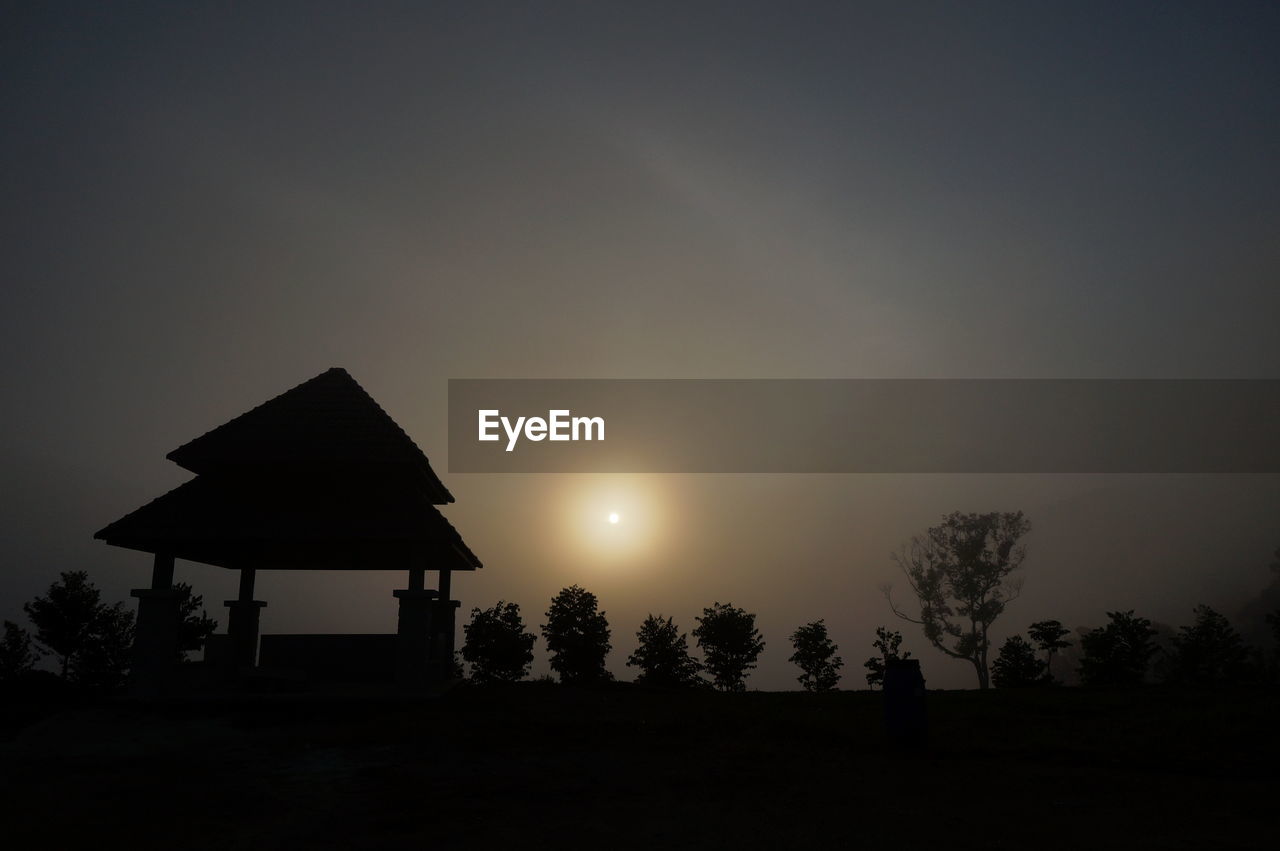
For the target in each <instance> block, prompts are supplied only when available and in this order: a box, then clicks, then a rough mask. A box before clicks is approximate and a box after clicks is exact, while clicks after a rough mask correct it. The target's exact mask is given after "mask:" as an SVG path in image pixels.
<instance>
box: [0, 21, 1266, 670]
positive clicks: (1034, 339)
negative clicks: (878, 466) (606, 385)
mask: <svg viewBox="0 0 1280 851" xmlns="http://www.w3.org/2000/svg"><path fill="white" fill-rule="evenodd" d="M227 5H230V4H207V5H203V4H165V3H154V4H151V3H118V4H73V3H54V4H27V5H26V6H25V7H23V8H18V9H14V8H12V7H11V8H10V10H9V11H7V12H6V13H5V15H6V20H5V24H4V26H3V27H0V114H2V115H3V116H4V124H3V127H4V130H3V132H0V180H2V181H3V183H2V184H0V186H2V189H3V191H2V192H0V210H2V211H3V212H2V213H0V216H2V220H3V225H4V233H5V239H4V252H3V256H2V259H0V264H2V266H0V269H3V278H2V280H3V289H2V290H0V346H3V353H2V354H3V356H2V357H0V374H2V375H3V385H2V387H0V394H2V396H0V399H2V402H3V410H4V416H3V417H2V418H0V447H2V449H0V451H2V453H3V454H2V455H0V470H3V477H4V479H3V480H4V487H3V491H2V498H3V504H2V505H0V509H3V510H0V530H2V534H3V547H4V553H5V563H6V566H5V569H4V571H3V572H0V617H7V618H11V619H19V620H21V617H20V615H21V603H22V602H23V601H24V600H26V599H29V598H30V597H31V596H32V595H34V594H36V593H38V592H40V591H42V590H43V589H44V588H45V587H46V586H47V585H48V583H49V582H50V581H51V580H52V579H53V578H54V576H55V575H56V573H57V571H59V570H69V569H86V570H88V571H89V572H90V573H91V575H92V577H93V578H94V579H95V581H97V582H98V583H99V584H100V585H101V586H102V587H103V588H104V589H105V590H106V592H107V595H108V596H109V597H111V598H112V599H123V598H126V597H127V592H128V589H129V588H131V587H137V586H139V585H142V584H145V577H146V576H147V575H148V573H149V561H148V558H147V557H146V556H144V555H142V554H138V553H131V552H129V551H123V550H114V549H112V548H108V547H106V546H105V545H103V544H101V543H100V542H94V541H92V540H91V535H92V534H93V532H94V531H96V530H97V529H98V528H100V527H102V526H103V525H105V524H106V523H107V522H109V521H111V520H114V519H116V518H117V517H119V516H120V515H122V514H123V513H125V512H126V511H128V510H131V509H133V508H134V507H136V506H137V505H139V504H141V503H142V502H145V501H146V500H148V499H150V498H152V497H154V496H156V495H157V494H159V493H160V492H162V491H163V490H166V489H168V488H170V487H173V486H175V485H177V484H179V483H180V482H182V481H184V480H185V479H186V478H188V475H187V474H185V473H184V472H183V471H181V470H179V469H178V468H177V467H176V466H174V465H172V464H170V463H169V462H167V461H165V460H164V455H165V453H166V452H168V451H170V450H171V449H173V448H175V447H177V446H178V445H179V444H181V443H183V442H185V441H186V440H188V439H190V438H192V437H194V436H196V435H198V434H200V433H202V432H204V431H206V430H208V429H209V428H212V427H213V426H216V425H218V424H220V423H222V422H224V421H225V420H227V419H229V418H231V417H232V416H234V415H236V414H239V413H241V412H243V411H244V410H246V409H248V408H249V407H251V406H253V405H255V404H257V403H259V402H261V401H263V400H265V399H267V398H269V397H271V396H274V395H276V394H277V393H279V392H282V391H283V390H285V389H288V388H289V387H292V386H293V385H295V384H297V383H299V382H301V381H303V380H305V379H307V378H310V377H311V376H313V375H315V374H317V373H319V372H321V371H323V370H324V369H326V368H328V367H330V366H343V367H345V368H347V369H348V370H349V371H350V372H351V373H352V375H353V376H354V377H355V378H356V379H357V380H358V381H360V382H361V383H362V384H363V385H364V386H365V388H366V389H367V390H369V392H370V393H371V394H372V395H373V396H374V398H375V399H377V400H378V401H379V402H380V403H381V404H382V405H383V407H384V408H386V409H387V411H388V412H389V413H390V414H391V415H392V416H393V417H394V418H395V419H396V420H397V421H398V422H399V423H400V424H401V425H402V426H403V427H404V428H405V429H406V430H407V431H408V432H409V433H410V434H411V435H412V436H413V437H414V439H415V440H416V441H417V442H418V444H419V445H420V446H421V447H422V448H423V449H424V451H425V452H426V453H427V455H428V456H429V457H430V458H431V459H432V461H433V463H434V465H435V466H436V469H437V471H438V472H440V473H441V475H442V476H443V477H444V479H445V481H446V483H447V485H448V486H449V487H450V489H451V490H452V491H453V492H454V494H455V495H456V496H457V497H458V503H457V504H456V505H455V506H452V507H450V508H449V509H448V511H447V514H448V516H449V517H450V519H451V520H453V522H454V523H455V525H457V526H458V527H459V529H460V531H461V532H462V533H463V534H464V536H465V537H466V538H467V540H468V542H469V543H470V544H471V545H472V547H473V549H475V550H476V552H477V553H478V554H479V555H480V557H481V558H482V559H483V560H484V561H485V563H486V567H485V569H484V570H483V571H481V572H480V573H479V574H477V575H474V576H465V577H460V578H459V579H458V580H457V581H456V582H455V583H454V590H455V595H456V596H458V597H459V598H460V599H462V601H463V606H464V612H465V611H466V610H467V609H468V608H469V607H470V606H472V605H491V604H492V603H493V602H495V601H496V600H497V599H499V598H506V599H513V600H516V601H517V602H520V603H521V604H522V606H523V607H524V608H525V610H526V617H527V620H529V621H530V622H531V623H538V622H540V621H541V613H542V612H543V611H545V608H546V603H547V601H548V600H549V598H550V597H551V595H552V594H553V593H554V592H555V591H556V590H558V589H559V588H560V587H562V586H564V585H567V584H569V583H572V582H579V583H581V584H583V585H584V586H586V587H588V588H589V589H591V590H593V591H595V592H596V593H597V594H598V595H599V596H600V598H601V603H602V606H603V608H604V609H605V610H606V611H607V612H608V613H609V616H610V619H611V621H613V624H614V633H615V634H614V645H615V648H616V649H615V652H614V654H613V656H612V658H611V667H613V669H614V670H615V671H616V672H617V673H619V674H620V675H622V676H629V674H627V672H626V669H625V668H624V667H623V666H622V662H623V661H624V660H625V657H626V654H627V653H628V652H630V650H631V649H633V644H634V642H633V638H632V636H633V635H634V631H635V629H636V628H637V627H638V625H639V622H640V620H641V619H642V618H643V617H644V615H645V614H646V613H647V612H648V611H655V612H656V611H662V612H664V613H667V614H671V615H674V616H676V618H677V620H678V622H680V623H681V625H682V626H684V627H685V628H686V629H689V628H692V626H693V625H694V624H693V620H692V618H693V615H694V614H696V613H697V612H698V611H700V609H701V607H702V606H705V605H710V603H711V602H713V601H714V600H721V601H732V602H735V603H738V604H740V605H744V606H746V607H748V608H750V609H752V610H754V611H757V612H758V613H759V615H760V625H761V628H762V630H763V632H764V633H765V638H766V641H767V642H768V644H769V647H768V649H767V650H766V655H765V657H764V659H763V660H762V664H761V668H760V671H759V673H758V674H757V675H756V677H755V678H754V679H753V680H752V681H751V684H752V685H754V686H758V687H763V688H783V687H788V686H789V685H791V684H792V683H793V682H794V681H793V679H792V677H793V676H794V673H793V672H792V671H791V669H790V666H788V665H787V663H786V661H785V659H786V656H787V655H788V654H789V649H788V648H786V646H785V645H786V640H785V639H786V635H787V634H788V633H789V632H790V631H791V630H792V629H794V627H795V626H797V625H798V624H799V623H801V622H803V621H807V620H812V619H815V618H820V617H821V618H826V619H827V621H828V623H829V624H831V626H832V630H833V634H834V637H835V638H836V640H837V641H838V642H839V643H841V645H842V646H843V655H844V657H845V659H846V661H847V662H850V663H852V666H851V668H850V670H849V671H848V678H847V679H846V685H847V686H854V685H861V669H860V668H859V663H860V662H861V660H862V659H863V658H865V657H866V655H868V653H869V650H870V647H869V644H870V641H871V638H872V637H873V633H874V628H875V626H876V625H878V624H881V623H888V622H889V620H890V616H889V613H888V611H887V608H886V606H885V604H884V601H883V598H882V597H881V596H880V594H879V592H878V590H877V588H878V586H879V585H880V584H882V583H883V582H885V581H889V580H891V579H892V575H893V574H892V567H891V565H890V563H889V561H888V553H889V552H890V551H891V550H893V549H894V548H896V547H897V546H898V545H899V544H900V543H902V542H903V541H904V540H905V539H906V538H907V537H909V536H910V535H911V534H913V533H916V532H920V531H923V529H924V528H925V527H927V526H928V525H930V524H931V523H934V522H936V521H937V519H938V518H939V517H940V516H941V515H942V514H943V513H946V512H949V511H951V510H956V509H960V510H966V511H969V510H972V511H984V510H996V509H1000V510H1006V509H1013V508H1021V509H1023V510H1025V511H1026V512H1027V513H1028V514H1029V515H1030V517H1031V520H1032V522H1033V524H1034V526H1035V530H1034V531H1033V533H1032V534H1031V536H1029V538H1028V541H1027V543H1028V550H1029V556H1028V560H1027V566H1026V589H1025V592H1024V595H1023V597H1022V599H1020V600H1019V601H1017V602H1016V603H1015V604H1014V605H1013V607H1012V608H1011V609H1010V612H1009V613H1008V614H1007V615H1006V616H1005V620H1004V621H1003V622H1001V623H999V624H998V625H997V633H998V637H1002V636H1003V635H1004V634H1007V633H1008V632H1012V631H1016V630H1020V629H1024V628H1025V626H1026V625H1027V624H1028V623H1030V622H1031V621H1032V620H1035V619H1039V618H1044V617H1058V618H1060V619H1062V620H1063V621H1064V622H1066V623H1068V624H1069V625H1072V626H1075V625H1080V624H1096V623H1098V622H1099V621H1101V620H1102V619H1103V617H1104V616H1103V614H1102V613H1103V611H1104V610H1107V609H1114V608H1118V607H1119V608H1136V609H1138V610H1139V613H1140V614H1146V615H1148V616H1150V617H1152V618H1154V619H1157V620H1162V621H1166V622H1169V623H1185V622H1187V621H1189V619H1190V609H1191V607H1192V606H1193V605H1194V604H1196V603H1199V602H1206V603H1210V604H1213V605H1216V606H1220V607H1221V608H1222V609H1223V610H1224V611H1228V612H1231V611H1234V609H1236V608H1238V607H1239V605H1240V604H1241V603H1243V602H1244V601H1245V600H1247V599H1248V598H1250V597H1251V596H1252V595H1255V594H1256V593H1257V592H1258V590H1259V589H1260V588H1261V587H1262V586H1264V585H1265V584H1266V583H1267V580H1268V577H1267V573H1266V563H1267V561H1268V560H1269V558H1270V553H1271V551H1272V550H1273V549H1274V548H1275V547H1276V546H1277V545H1280V528H1277V518H1278V517H1280V481H1277V478H1276V477H1274V476H1245V477H1234V478H1233V477H1205V476H1145V477H1144V476H1057V477H1049V476H703V477H697V476H670V477H628V478H624V479H616V478H609V477H567V476H561V477H556V476H481V475H470V476H463V475H449V474H448V472H447V458H446V455H445V424H446V412H445V408H444V403H445V390H446V385H445V380H446V379H447V378H450V377H479V378H484V377H658V378H662V377H674V378H686V377H728V378H736V377H744V378H747V377H877V378H878V377H894V378H896V377H954V378H967V377H1084V378H1095V377H1097V378H1107V377H1131V378H1173V377H1197V378H1212V377H1248V378H1255V377H1256V378H1277V377H1280V337H1278V336H1277V333H1276V319H1277V317H1278V316H1280V287H1278V286H1276V284H1277V272H1278V271H1280V239H1278V238H1277V236H1278V235H1280V157H1277V156H1276V150H1277V146H1278V145H1280V51H1277V50H1276V45H1277V44H1278V43H1280V40H1278V38H1277V37H1278V36H1280V8H1277V7H1275V6H1274V5H1269V4H1262V3H1239V4H1235V3H1227V4H1222V3H1208V2H1206V3H1198V4H1175V3H1168V2H1161V3H1150V4H1145V3H1132V4H1115V3H1098V4H1090V3H1072V4H1066V3H1062V4H1039V3H1037V4H1026V3H1008V4H983V3H978V4H972V3H965V4H960V3H954V4H946V5H943V4H929V3H909V4H908V3H882V4H866V5H863V4H796V3H786V4H782V3H773V4H753V3H741V2H739V3H732V4H728V3H726V4H710V3H699V4H671V5H663V4H654V3H645V4H608V3H580V4H521V5H511V6H508V5H505V4H485V3H466V4H463V3H458V4H421V3H404V4H350V5H343V4H335V3H320V2H309V3H299V4H287V3H274V4H269V5H270V9H269V10H265V9H264V8H262V7H263V6H266V5H268V4H242V5H241V6H240V7H238V8H236V9H228V8H224V7H225V6H227ZM1121 5H1122V6H1123V8H1117V6H1121ZM375 6H376V10H373V9H372V7H375ZM607 501H614V502H618V501H621V502H628V501H629V502H628V504H630V505H633V506H634V510H633V511H632V514H631V516H632V517H633V518H634V519H635V521H636V525H635V526H633V529H632V531H630V532H629V534H630V535H631V536H632V538H631V539H630V543H629V544H628V545H627V546H625V547H624V546H612V547H610V546H609V545H602V544H601V542H600V541H599V540H597V537H596V534H597V531H598V530H596V528H595V527H593V526H589V525H588V526H584V524H590V523H595V522H596V521H597V518H598V514H597V513H596V512H597V509H598V506H599V505H600V504H603V502H607ZM584 518H586V519H584ZM641 520H644V521H645V524H647V525H645V526H644V528H640V525H639V524H640V521H641ZM615 543H616V542H615ZM178 578H179V579H185V580H187V581H191V582H193V583H194V584H195V586H196V590H197V591H198V592H203V593H204V594H205V596H206V600H207V601H209V602H213V603H215V604H216V603H217V602H219V601H221V600H222V599H225V598H226V597H229V596H233V594H232V589H233V586H234V581H233V580H234V577H233V576H232V575H231V574H229V573H228V572H226V571H220V570H218V569H215V568H211V567H204V566H199V565H190V564H185V563H183V564H181V565H180V566H179V569H178ZM401 584H402V581H401V576H395V575H391V574H385V575H383V574H356V573H351V574H324V575H322V574H315V575H307V576H301V575H297V574H285V575H280V576H271V575H268V576H264V577H263V578H261V579H260V580H259V597H260V598H263V599H266V600H268V601H269V603H270V607H269V608H268V609H267V610H266V612H265V613H264V618H263V631H264V632H289V631H335V632H337V631H352V632H363V631H374V632H376V631H390V630H391V629H392V628H393V625H394V615H395V609H394V600H393V599H392V597H391V595H390V589H391V588H392V587H396V586H398V585H401ZM213 608H214V609H215V610H216V611H215V612H213V614H214V615H215V616H216V617H220V618H221V619H222V620H224V621H225V610H223V609H222V608H221V607H220V606H217V605H215V606H214V607H213ZM904 626H907V625H904ZM913 629H914V628H906V629H904V632H905V633H906V635H907V642H906V646H907V647H910V648H911V649H913V650H915V651H916V653H917V654H918V655H922V656H923V657H924V659H925V660H926V661H925V674H926V677H927V678H928V679H929V682H930V684H931V685H943V686H947V685H967V684H968V683H969V682H970V681H971V679H972V674H971V672H970V671H967V670H966V666H965V665H964V664H963V663H958V662H949V661H947V660H945V659H944V658H942V657H941V656H940V655H937V654H935V653H933V652H931V651H928V650H927V649H925V648H924V647H923V641H922V640H921V639H920V638H919V636H918V634H917V633H916V632H914V631H913ZM538 653H539V663H538V668H537V670H540V671H541V670H545V661H544V660H543V659H542V655H543V654H542V644H541V642H539V645H538Z"/></svg>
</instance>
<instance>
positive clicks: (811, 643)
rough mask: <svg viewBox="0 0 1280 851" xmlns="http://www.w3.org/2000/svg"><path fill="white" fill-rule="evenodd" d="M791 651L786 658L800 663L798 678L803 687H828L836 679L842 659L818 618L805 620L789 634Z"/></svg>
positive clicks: (838, 678) (831, 687) (825, 626)
mask: <svg viewBox="0 0 1280 851" xmlns="http://www.w3.org/2000/svg"><path fill="white" fill-rule="evenodd" d="M791 646H792V647H794V648H795V651H796V652H795V653H792V654H791V658H789V659H788V660H787V661H788V662H794V663H795V664H796V665H798V666H799V667H800V670H801V672H802V673H801V674H800V676H799V677H797V678H796V679H798V680H799V681H800V685H802V686H804V689H805V691H831V690H833V689H834V688H835V687H836V684H837V683H839V682H840V669H841V668H842V667H844V660H843V659H841V658H840V657H839V656H837V655H836V650H838V649H839V648H837V647H836V645H835V644H834V643H833V642H832V641H831V639H830V638H828V637H827V625H826V624H825V623H823V622H822V621H820V620H816V621H814V622H813V623H808V624H805V625H804V626H802V627H800V628H799V629H797V630H796V631H795V632H793V633H792V634H791Z"/></svg>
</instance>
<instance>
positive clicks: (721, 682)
mask: <svg viewBox="0 0 1280 851" xmlns="http://www.w3.org/2000/svg"><path fill="white" fill-rule="evenodd" d="M546 618H547V622H546V623H544V624H542V625H541V627H540V630H541V632H542V637H543V639H544V640H545V641H546V643H547V651H548V653H549V654H550V662H551V670H553V671H555V672H556V673H557V674H559V675H560V680H561V682H564V683H595V682H603V681H606V680H610V679H612V678H613V675H612V674H610V673H609V671H608V670H607V669H606V668H605V658H606V657H607V656H608V655H609V651H610V650H612V649H613V645H612V644H611V643H610V637H611V635H612V632H611V630H610V628H609V622H608V620H607V618H606V617H605V613H604V612H602V611H599V609H598V601H597V600H596V595H594V594H592V593H591V592H590V591H587V590H585V589H584V588H581V587H580V586H577V585H572V586H570V587H568V588H565V589H564V590H562V591H561V592H560V593H559V594H557V595H556V596H555V597H553V598H552V600H551V606H550V608H548V609H547V613H546ZM755 619H756V616H755V615H754V614H751V613H750V612H747V611H745V610H743V609H740V608H738V607H736V606H733V605H730V604H728V603H716V604H714V605H713V606H711V607H710V608H707V609H703V612H702V616H701V617H699V618H697V621H698V627H697V628H696V629H695V630H694V631H693V636H694V639H695V640H696V641H697V645H698V647H699V648H701V649H702V651H703V654H704V659H703V660H697V659H694V658H693V657H692V656H691V655H690V654H689V639H688V636H687V635H686V634H685V633H683V632H681V631H680V629H679V628H678V627H677V626H676V625H675V623H674V621H673V620H672V619H671V618H669V617H663V616H661V615H649V617H648V618H646V619H645V621H644V623H643V624H642V625H641V626H640V630H639V632H637V633H636V638H637V639H638V641H639V646H638V647H637V648H636V651H635V652H634V653H632V654H631V656H630V657H629V658H628V659H627V665H629V666H633V667H636V668H638V669H639V671H640V674H639V676H638V677H637V678H636V681H637V682H642V683H646V684H649V685H657V686H667V687H672V688H680V687H690V686H696V685H699V684H702V683H705V682H706V681H705V680H703V679H702V678H701V676H700V674H701V673H702V672H703V671H706V672H707V673H709V674H710V675H711V677H712V683H713V684H714V685H715V687H716V688H718V689H721V690H723V691H742V690H744V689H745V688H746V678H747V675H748V672H749V671H750V670H751V669H753V668H755V666H756V660H757V659H758V658H759V657H760V653H761V652H762V651H763V650H764V640H763V639H762V638H761V637H760V631H759V630H757V629H756V627H755ZM810 626H816V627H818V628H819V629H821V630H822V633H823V636H824V637H825V628H824V627H822V626H821V623H818V624H811V625H810ZM462 631H463V634H464V635H465V641H464V643H463V647H462V650H461V656H462V659H463V661H465V662H466V663H467V664H468V665H469V666H470V669H471V671H470V674H471V679H472V680H473V681H474V682H479V683H489V682H514V681H516V680H520V679H523V678H524V677H525V676H527V675H528V673H529V668H530V666H531V665H532V664H533V645H534V642H535V641H537V636H536V635H534V634H533V633H532V632H529V631H528V630H527V629H526V627H525V623H524V619H523V618H522V617H521V615H520V606H519V604H517V603H511V602H507V601H505V600H500V601H498V604H497V605H496V606H494V607H493V608H490V609H472V610H471V622H470V623H469V624H466V625H465V626H463V628H462ZM828 643H829V642H828ZM816 652H817V653H818V654H819V656H821V653H822V652H823V648H821V647H819V648H817V650H816ZM822 661H823V662H825V666H826V667H825V668H824V667H823V665H822V664H821V662H819V663H816V664H815V665H813V666H811V667H812V670H813V674H812V675H813V677H814V680H815V682H817V681H818V680H822V681H824V682H825V681H826V678H827V677H826V676H825V674H824V671H825V670H826V669H827V668H830V667H831V665H832V664H835V665H836V666H837V667H838V665H839V663H840V660H839V659H838V658H836V659H835V660H834V663H833V661H832V659H831V658H830V654H828V655H827V656H826V657H822Z"/></svg>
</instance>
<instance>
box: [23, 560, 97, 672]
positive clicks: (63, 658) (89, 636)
mask: <svg viewBox="0 0 1280 851" xmlns="http://www.w3.org/2000/svg"><path fill="white" fill-rule="evenodd" d="M45 593H46V595H47V596H44V597H36V598H35V599H34V600H32V601H31V602H30V603H27V604H26V605H24V606H23V607H22V610H23V611H24V612H26V613H27V617H28V618H29V619H30V620H31V625H32V626H34V627H35V628H36V641H37V642H39V643H40V644H41V645H43V647H44V649H46V650H47V651H48V652H49V653H50V654H52V655H53V656H54V658H56V659H57V660H58V669H59V672H60V673H61V674H62V676H63V677H64V678H65V677H67V676H68V674H69V673H70V670H71V663H72V661H73V660H74V659H75V658H76V657H77V656H79V655H80V654H81V653H82V652H83V651H84V650H85V648H86V647H88V646H89V645H90V644H91V643H93V630H94V626H95V624H96V623H97V620H98V613H99V610H100V609H101V608H102V602H101V596H102V595H101V593H100V592H99V591H98V589H97V588H96V587H95V586H94V584H93V583H92V582H90V581H89V574H87V573H85V572H84V571H83V570H76V571H69V572H66V573H63V574H61V575H60V576H59V578H58V581H57V582H54V583H53V584H52V585H50V586H49V590H48V591H47V592H45Z"/></svg>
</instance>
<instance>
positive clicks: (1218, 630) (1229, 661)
mask: <svg viewBox="0 0 1280 851" xmlns="http://www.w3.org/2000/svg"><path fill="white" fill-rule="evenodd" d="M1195 614H1196V621H1195V624H1194V625H1193V626H1184V627H1182V628H1181V629H1179V631H1178V634H1177V635H1175V636H1174V637H1173V660H1172V662H1173V663H1172V667H1171V670H1170V679H1172V680H1174V681H1175V682H1180V683H1187V684H1192V685H1221V684H1226V683H1238V682H1241V681H1243V680H1246V679H1248V678H1249V675H1250V674H1251V673H1252V671H1251V666H1250V664H1249V650H1248V648H1246V647H1245V644H1244V640H1243V639H1242V638H1241V637H1240V633H1238V632H1236V630H1235V629H1234V628H1233V627H1232V626H1231V623H1230V622H1229V621H1228V620H1227V619H1226V618H1225V617H1223V616H1222V615H1220V614H1218V613H1217V612H1216V611H1214V610H1213V609H1211V608H1209V607H1208V606H1196V608H1195Z"/></svg>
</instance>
